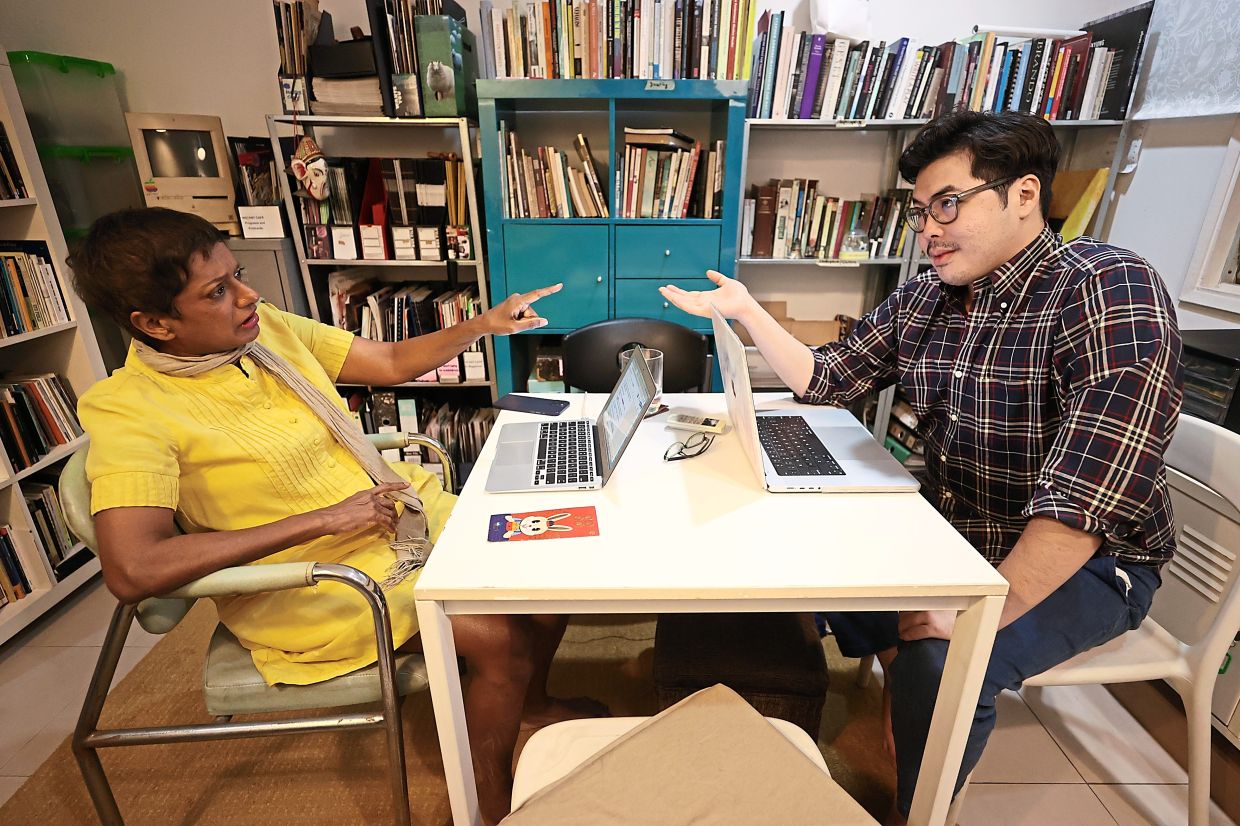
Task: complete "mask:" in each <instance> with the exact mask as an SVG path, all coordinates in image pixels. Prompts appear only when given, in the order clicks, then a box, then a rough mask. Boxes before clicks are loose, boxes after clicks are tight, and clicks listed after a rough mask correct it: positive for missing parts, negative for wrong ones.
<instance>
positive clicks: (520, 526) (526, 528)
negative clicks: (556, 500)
mask: <svg viewBox="0 0 1240 826" xmlns="http://www.w3.org/2000/svg"><path fill="white" fill-rule="evenodd" d="M505 518H506V519H507V520H508V524H509V525H510V526H512V527H511V528H510V529H509V530H508V531H506V532H505V533H504V539H511V538H512V537H514V536H516V535H517V534H524V535H525V536H541V535H543V534H544V533H546V532H547V531H571V530H572V528H571V527H569V526H568V525H557V524H555V523H556V522H558V521H559V520H561V519H566V518H568V514H567V513H557V514H555V515H554V516H527V517H525V518H524V519H517V518H516V517H515V516H508V517H505Z"/></svg>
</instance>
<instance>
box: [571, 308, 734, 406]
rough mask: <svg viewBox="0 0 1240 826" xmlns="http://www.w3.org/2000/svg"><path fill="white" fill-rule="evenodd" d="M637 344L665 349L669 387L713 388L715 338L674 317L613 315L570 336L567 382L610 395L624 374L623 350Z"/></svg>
mask: <svg viewBox="0 0 1240 826" xmlns="http://www.w3.org/2000/svg"><path fill="white" fill-rule="evenodd" d="M634 344H640V345H641V346H642V347H648V348H651V349H654V350H661V351H663V390H664V392H666V393H683V392H685V391H687V390H701V391H702V392H708V391H709V390H710V372H711V361H710V340H709V339H708V338H707V337H706V336H704V335H703V334H701V333H699V332H696V331H694V330H690V329H689V328H688V327H682V326H681V325H679V324H674V323H672V322H670V321H661V320H659V319H654V318H613V319H609V320H608V321H599V322H597V323H595V324H588V325H586V326H585V327H581V328H579V329H576V330H574V331H572V332H571V333H569V334H568V335H566V336H564V383H565V384H566V385H568V386H569V387H576V388H578V389H580V390H585V391H586V392H588V393H610V392H611V389H612V387H614V386H615V384H616V381H618V380H619V378H620V352H621V351H622V350H627V349H628V348H629V347H631V346H632V345H634Z"/></svg>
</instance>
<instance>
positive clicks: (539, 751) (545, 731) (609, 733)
mask: <svg viewBox="0 0 1240 826" xmlns="http://www.w3.org/2000/svg"><path fill="white" fill-rule="evenodd" d="M648 719H650V718H648V717H601V718H592V719H587V720H568V721H566V722H563V723H555V724H553V725H550V726H547V727H546V728H542V729H539V730H538V731H536V732H534V734H533V736H531V737H530V739H529V740H528V741H527V742H526V744H525V748H523V749H522V750H521V757H520V758H519V759H518V761H517V770H516V772H515V774H514V775H513V780H512V810H513V811H516V810H517V808H518V807H520V806H521V804H523V803H525V801H527V800H529V799H530V798H531V797H533V796H534V794H535V793H536V792H537V791H539V790H540V789H542V788H543V787H545V786H549V785H550V784H552V783H554V782H555V781H557V780H559V779H560V778H561V777H564V776H565V775H567V774H568V773H569V772H571V771H572V770H573V769H575V768H577V767H578V766H580V765H581V764H582V763H584V762H585V761H586V760H589V759H590V758H591V757H593V756H594V755H596V754H598V753H599V752H600V751H602V750H603V749H605V748H607V747H608V746H609V745H611V743H612V741H614V740H617V739H619V738H620V737H623V736H624V735H625V734H628V733H629V731H631V730H632V729H634V728H636V727H637V726H638V725H640V724H641V723H643V722H645V721H646V720H648ZM766 721H767V722H768V723H770V724H771V725H773V726H774V727H775V729H776V731H778V732H779V733H780V734H782V735H783V736H784V737H785V738H786V739H787V740H788V742H790V743H792V745H794V746H796V747H797V749H799V750H800V751H801V753H802V754H804V755H805V756H806V757H808V758H809V759H810V760H812V761H813V763H814V765H816V766H818V768H820V769H822V771H823V772H824V773H825V774H826V775H827V776H828V777H830V776H831V772H829V771H828V770H827V764H826V761H824V760H823V759H822V752H821V751H819V750H818V744H817V743H815V742H814V741H813V740H812V739H810V736H809V735H808V734H806V733H805V731H804V730H803V729H802V728H801V727H800V726H798V725H796V724H795V723H789V722H788V721H787V720H779V719H777V718H775V717H767V718H766Z"/></svg>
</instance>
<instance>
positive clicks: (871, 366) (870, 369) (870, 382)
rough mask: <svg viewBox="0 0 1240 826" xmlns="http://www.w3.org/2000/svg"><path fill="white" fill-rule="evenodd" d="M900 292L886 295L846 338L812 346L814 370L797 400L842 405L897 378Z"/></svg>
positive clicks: (805, 402)
mask: <svg viewBox="0 0 1240 826" xmlns="http://www.w3.org/2000/svg"><path fill="white" fill-rule="evenodd" d="M902 294H903V290H897V291H895V292H894V293H892V294H891V295H890V296H888V297H887V300H886V301H884V302H883V303H882V304H880V305H879V306H878V307H877V308H876V309H875V310H874V312H872V313H870V314H868V315H867V316H865V318H863V319H861V321H859V322H858V323H857V327H856V329H854V330H853V332H852V334H851V335H849V336H848V337H847V338H844V339H841V340H840V341H832V342H830V343H828V344H824V345H822V346H821V347H816V348H814V349H813V354H814V372H813V375H812V376H811V377H810V380H809V385H808V387H806V390H805V393H804V394H803V395H800V396H797V397H796V399H797V401H799V402H801V403H803V404H834V405H845V404H849V403H851V402H854V401H856V400H857V399H859V398H861V397H862V396H864V395H865V394H867V393H869V392H871V391H872V390H881V389H882V388H884V387H886V386H888V385H890V384H893V383H894V382H895V381H896V378H897V373H896V370H897V365H896V342H897V337H896V325H895V321H896V317H897V314H898V312H899V308H900V298H901V296H902Z"/></svg>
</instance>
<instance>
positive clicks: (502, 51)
mask: <svg viewBox="0 0 1240 826" xmlns="http://www.w3.org/2000/svg"><path fill="white" fill-rule="evenodd" d="M501 2H502V0H501ZM756 7H757V2H756V0H554V2H548V0H534V1H531V0H512V1H511V4H510V5H509V6H508V7H507V8H504V7H503V6H502V5H501V4H500V3H492V0H482V3H481V17H482V46H483V49H485V50H488V51H489V54H488V55H487V58H488V59H487V60H486V61H485V62H486V64H487V65H488V66H490V65H493V66H494V76H495V77H497V78H501V79H502V78H543V79H552V78H563V79H569V78H656V79H657V78H663V79H667V80H680V79H693V78H699V79H702V80H746V79H748V77H749V65H750V49H751V48H752V44H753V26H754V13H755V9H756Z"/></svg>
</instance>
